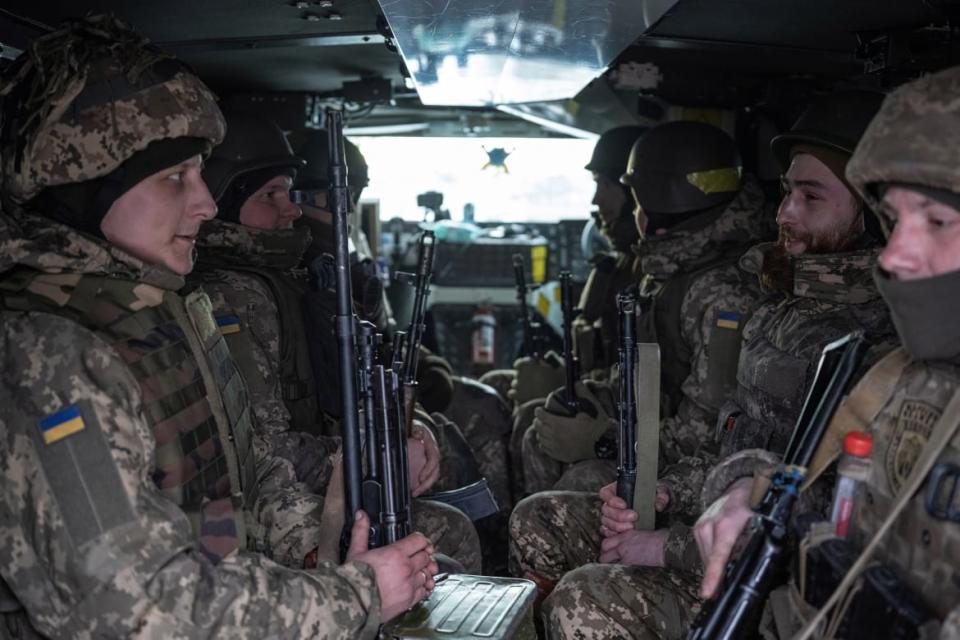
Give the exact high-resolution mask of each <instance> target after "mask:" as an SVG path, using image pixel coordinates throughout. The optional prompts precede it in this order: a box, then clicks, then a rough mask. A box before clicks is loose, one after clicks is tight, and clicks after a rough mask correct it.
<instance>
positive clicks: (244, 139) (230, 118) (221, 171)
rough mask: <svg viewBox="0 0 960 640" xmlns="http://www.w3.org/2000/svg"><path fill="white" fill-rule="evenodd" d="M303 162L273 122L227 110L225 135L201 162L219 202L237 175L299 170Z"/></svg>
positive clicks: (204, 175) (214, 197)
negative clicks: (206, 158)
mask: <svg viewBox="0 0 960 640" xmlns="http://www.w3.org/2000/svg"><path fill="white" fill-rule="evenodd" d="M304 164H306V163H305V162H304V160H303V158H300V157H298V156H295V155H294V154H293V150H292V149H291V148H290V143H289V142H287V137H286V136H285V135H284V134H283V131H282V130H281V129H280V127H279V126H277V124H276V123H274V122H272V121H271V120H268V119H267V118H264V117H263V116H258V115H253V114H249V113H228V114H227V137H226V138H224V139H223V143H222V144H220V145H219V146H218V147H216V148H215V149H214V150H213V153H212V154H211V155H210V158H209V159H208V160H207V162H206V164H205V165H204V167H203V179H204V181H206V183H207V186H208V187H209V188H210V193H211V194H213V199H214V200H216V201H217V202H220V201H221V200H222V198H223V197H224V194H225V193H226V192H227V188H228V187H229V186H230V185H231V183H233V182H234V181H235V180H236V179H237V178H240V177H242V176H245V175H248V174H251V173H253V172H260V171H262V170H265V169H277V170H278V173H280V172H281V170H284V169H288V170H289V169H296V170H299V169H300V168H301V167H303V166H304ZM270 177H272V176H270ZM258 188H259V187H258ZM248 195H249V194H248Z"/></svg>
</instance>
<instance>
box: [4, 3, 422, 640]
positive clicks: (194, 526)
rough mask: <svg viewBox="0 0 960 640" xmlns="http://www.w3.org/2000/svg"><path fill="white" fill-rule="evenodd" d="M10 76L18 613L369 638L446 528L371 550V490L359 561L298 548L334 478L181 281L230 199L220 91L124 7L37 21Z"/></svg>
mask: <svg viewBox="0 0 960 640" xmlns="http://www.w3.org/2000/svg"><path fill="white" fill-rule="evenodd" d="M0 93H2V95H3V96H4V110H3V122H2V131H0V134H2V136H0V139H2V140H3V149H2V152H3V153H2V155H3V214H2V215H0V273H2V275H0V363H2V371H3V378H2V383H0V425H2V429H0V431H2V433H3V436H2V438H0V468H2V474H3V482H0V504H2V505H3V508H2V510H0V539H2V540H3V544H2V545H0V578H2V580H0V593H2V597H0V599H2V601H3V608H2V617H3V621H2V626H3V628H4V629H5V630H6V632H7V633H10V634H12V635H14V636H18V637H24V636H26V637H35V636H37V634H40V635H43V636H48V637H93V636H118V637H119V636H124V637H133V636H137V637H146V636H150V637H170V638H186V637H191V638H192V637H209V636H232V637H258V638H263V637H285V638H300V637H315V636H318V635H320V636H325V637H342V638H353V637H368V638H372V637H373V636H374V635H375V632H376V629H377V625H378V623H379V621H380V620H381V618H382V619H387V618H389V617H391V616H393V615H395V614H397V613H399V612H401V611H403V610H405V609H406V608H407V607H409V606H410V605H411V604H413V603H414V602H416V601H418V600H419V599H421V598H422V597H424V596H425V595H426V594H427V592H428V590H429V589H430V588H431V585H432V581H431V580H430V579H429V575H430V572H432V571H435V570H436V564H435V563H434V562H432V561H431V560H430V555H429V554H431V553H432V550H433V549H432V546H431V545H430V544H429V541H428V540H427V539H426V538H424V537H423V536H421V535H420V534H414V535H412V536H410V537H408V538H405V539H404V540H402V541H400V542H399V543H397V544H396V545H391V546H390V547H386V548H383V549H378V550H375V551H369V552H368V551H365V549H366V536H367V529H368V524H369V521H368V519H367V517H366V516H365V515H362V514H361V515H360V516H359V517H358V518H357V521H356V524H355V526H354V528H353V531H352V537H351V544H350V548H349V550H348V555H347V558H348V562H346V563H345V564H343V565H339V566H338V565H337V564H334V563H327V562H321V563H319V564H318V565H317V566H316V567H315V568H314V569H312V570H301V569H299V568H300V567H302V566H303V564H304V560H305V552H306V551H307V550H309V549H310V547H311V546H313V545H315V543H316V541H315V539H312V538H313V535H314V534H315V533H316V531H317V528H318V523H317V522H316V517H317V515H318V513H319V511H318V509H316V508H314V507H315V506H316V503H317V499H318V498H317V496H315V495H314V494H313V493H311V492H310V491H309V489H308V488H307V487H306V486H304V485H303V484H302V483H301V482H299V481H298V478H297V476H296V473H295V470H294V469H293V468H292V467H291V465H290V464H289V462H288V461H287V460H285V459H284V458H282V457H281V456H278V455H276V453H275V452H274V451H273V450H272V449H271V447H270V445H269V444H268V443H267V442H265V441H264V440H263V439H262V438H259V437H258V436H257V434H256V433H255V432H254V430H253V429H252V424H251V423H252V421H253V420H254V416H253V414H252V411H251V409H250V405H249V401H248V395H247V390H246V386H245V384H244V381H243V378H242V376H240V374H239V373H238V371H237V368H236V366H235V364H234V362H233V360H232V359H231V357H230V353H229V350H228V349H227V348H226V343H225V342H224V340H223V338H222V337H221V335H220V332H219V331H217V326H216V324H215V321H214V319H213V316H212V314H211V312H210V301H209V299H208V298H207V297H206V296H205V295H203V294H202V293H199V292H195V293H192V294H190V295H188V296H186V297H180V296H179V295H177V293H176V290H177V289H179V288H180V287H181V286H182V285H183V276H184V275H185V274H186V273H188V272H189V271H190V270H191V269H192V267H193V244H194V237H195V235H196V233H197V229H198V227H199V225H200V224H201V223H202V222H203V221H204V220H208V219H210V218H211V217H212V216H213V215H214V212H215V206H214V203H213V200H212V198H211V197H210V194H209V191H208V190H207V188H206V186H205V185H204V183H203V181H202V178H201V175H200V168H201V163H202V157H203V156H204V155H206V154H207V153H208V152H209V149H210V146H211V145H213V144H216V143H218V142H219V141H220V140H221V139H222V138H223V134H224V121H223V118H222V115H221V114H220V111H219V110H218V108H217V106H216V103H215V100H214V97H213V95H212V94H211V93H210V91H209V90H208V89H207V87H206V86H205V85H204V84H203V83H202V82H200V81H199V80H198V79H197V78H196V77H195V76H194V75H193V74H192V73H191V72H190V71H189V70H188V69H187V68H186V67H185V66H183V65H181V64H180V63H179V62H177V61H176V60H174V59H172V58H170V57H169V56H167V55H165V54H163V53H161V52H159V51H157V50H156V49H153V48H151V47H148V46H147V45H146V42H145V41H144V40H143V39H142V38H141V37H140V36H138V35H137V34H135V33H133V32H132V31H130V30H129V28H128V27H127V26H126V25H124V24H122V23H120V22H119V21H117V20H115V19H114V18H110V17H92V18H88V19H86V20H83V21H76V22H71V23H67V24H66V25H65V26H64V27H62V28H60V29H58V30H56V31H54V32H53V33H50V34H48V35H45V36H43V37H42V38H40V39H38V40H37V41H36V42H34V43H33V44H32V45H31V46H30V47H29V49H28V50H27V51H26V52H24V53H23V55H22V56H21V57H20V58H19V59H18V60H17V62H16V63H15V64H13V65H12V66H11V67H10V68H9V69H8V71H7V73H6V74H5V77H4V79H3V84H2V89H0ZM311 519H312V520H311ZM271 557H272V559H271ZM276 561H280V562H282V563H283V564H286V565H288V566H286V567H285V566H282V565H281V564H278V562H276Z"/></svg>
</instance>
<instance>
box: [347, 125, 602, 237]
mask: <svg viewBox="0 0 960 640" xmlns="http://www.w3.org/2000/svg"><path fill="white" fill-rule="evenodd" d="M351 139H352V140H353V142H354V143H356V144H357V146H359V147H360V150H361V152H362V153H363V155H364V157H365V158H366V160H367V164H368V165H369V167H370V186H369V187H367V188H366V189H365V190H364V191H363V200H365V201H366V200H379V201H380V216H381V219H382V220H389V219H391V218H394V217H401V218H404V219H406V220H423V219H424V216H425V213H426V209H424V208H423V207H420V206H417V196H418V195H419V194H422V193H425V192H428V191H436V192H440V193H442V194H443V205H442V206H441V207H440V208H441V209H443V210H447V211H449V212H450V217H451V218H452V219H453V220H456V221H460V220H464V208H465V207H467V205H472V210H473V221H474V222H552V221H556V220H560V219H571V218H580V219H582V218H588V217H589V215H590V208H591V205H590V200H591V199H592V198H593V189H594V184H593V178H592V176H591V174H590V172H589V171H587V170H585V169H584V168H583V166H584V165H585V164H587V162H588V161H589V159H590V153H591V151H592V150H593V145H594V141H592V140H582V139H573V138H402V137H390V138H386V137H361V136H356V137H352V138H351ZM502 156H505V158H504V157H502ZM469 209H470V207H467V210H468V212H469ZM468 216H469V213H468ZM428 219H430V220H432V219H433V214H429V215H428ZM468 220H469V217H468Z"/></svg>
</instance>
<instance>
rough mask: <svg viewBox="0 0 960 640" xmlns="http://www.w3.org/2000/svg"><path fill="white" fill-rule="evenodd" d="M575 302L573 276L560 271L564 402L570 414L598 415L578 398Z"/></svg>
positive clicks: (578, 366) (578, 365) (578, 372)
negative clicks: (581, 412)
mask: <svg viewBox="0 0 960 640" xmlns="http://www.w3.org/2000/svg"><path fill="white" fill-rule="evenodd" d="M573 305H574V302H573V276H571V275H570V272H569V271H561V272H560V308H561V310H562V311H563V362H564V374H565V375H566V379H565V382H564V386H563V404H564V406H565V407H566V409H567V411H568V412H569V413H570V415H576V414H577V413H578V412H580V411H583V412H586V413H589V414H590V415H591V416H594V417H595V416H596V411H594V409H593V406H591V405H589V404H587V403H586V402H583V401H581V400H579V399H578V398H577V391H576V384H577V379H578V378H579V377H580V359H579V358H578V357H577V355H576V353H574V352H575V349H574V348H573V321H574V319H576V317H577V314H578V313H580V310H579V309H577V308H575V307H574V306H573Z"/></svg>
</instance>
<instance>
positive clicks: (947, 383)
mask: <svg viewBox="0 0 960 640" xmlns="http://www.w3.org/2000/svg"><path fill="white" fill-rule="evenodd" d="M958 96H960V68H956V67H955V68H952V69H948V70H946V71H941V72H939V73H936V74H933V75H930V76H928V77H926V78H923V79H921V80H917V81H915V82H912V83H910V84H908V85H906V86H904V87H901V88H900V89H898V90H897V91H895V92H894V93H892V94H891V95H890V96H889V97H888V98H887V99H886V100H885V101H884V103H883V106H882V108H881V109H880V112H879V113H878V114H877V117H876V118H874V120H873V121H872V122H871V123H870V126H869V128H868V129H867V131H866V133H865V134H864V136H863V139H862V140H861V141H860V144H859V145H857V148H856V151H855V153H854V154H853V157H852V158H851V160H850V162H849V164H848V166H847V171H846V177H847V179H848V180H849V182H850V184H852V185H853V187H854V188H855V189H856V190H857V192H858V193H859V194H860V195H861V197H863V198H864V199H865V200H866V201H867V203H869V205H870V207H871V208H872V209H873V210H874V211H876V212H877V213H878V215H879V218H880V220H881V224H882V226H883V229H884V234H885V235H886V237H887V246H886V247H885V248H884V249H883V251H882V252H881V253H880V256H879V259H878V267H877V268H876V269H875V271H874V278H875V280H876V284H877V287H878V288H879V290H880V293H881V295H882V296H883V299H884V300H885V302H886V303H887V305H888V307H889V309H890V314H891V316H892V318H893V323H894V325H895V326H896V331H897V335H898V336H899V338H900V340H901V342H902V347H901V348H900V349H898V350H896V351H894V352H892V353H891V354H889V355H888V356H887V357H885V358H884V359H883V360H881V361H880V362H879V363H877V364H876V365H875V366H874V367H873V368H872V369H871V370H870V371H869V372H868V373H867V374H866V376H865V377H864V379H863V381H861V383H860V384H858V385H857V386H856V387H855V388H854V389H853V390H852V391H851V393H850V397H849V399H848V403H847V408H850V407H854V406H855V407H856V408H857V409H851V410H850V411H844V409H845V408H844V407H842V408H841V411H839V412H838V413H837V415H836V416H835V417H834V424H833V425H831V429H833V428H834V427H835V426H836V425H837V424H838V423H839V424H842V425H843V426H844V431H845V430H847V429H848V428H853V429H856V430H863V431H865V432H866V433H867V434H869V435H870V436H872V442H873V447H872V451H871V453H870V460H871V466H870V469H871V471H870V474H869V476H868V478H867V480H866V481H865V482H862V483H860V486H858V488H857V491H856V493H855V496H854V514H855V515H854V517H853V521H852V525H851V529H850V531H849V532H848V534H847V536H846V543H848V544H849V546H850V548H851V549H852V553H853V556H854V557H856V556H857V555H858V554H859V553H861V552H862V551H863V550H864V548H865V547H867V546H869V545H871V543H872V546H873V547H874V548H873V551H872V554H871V555H869V556H867V558H868V559H869V560H870V562H871V564H872V565H873V566H875V567H876V566H879V565H882V566H884V567H885V568H886V569H888V570H890V571H892V574H893V575H894V576H895V580H896V581H899V582H898V583H897V585H896V587H897V590H895V591H894V592H895V593H898V596H897V598H898V599H899V600H900V601H901V602H898V608H899V605H900V604H901V603H902V605H903V606H907V605H909V606H911V607H912V608H913V609H914V610H919V612H920V613H921V614H920V615H918V616H917V618H916V619H914V620H913V623H914V624H919V625H921V626H923V627H924V632H925V633H924V635H923V637H936V627H937V626H940V627H941V628H940V637H941V638H944V639H946V638H956V637H958V634H960V605H958V603H960V585H958V584H957V582H956V580H955V579H953V576H956V575H957V572H958V571H960V559H958V556H957V554H956V552H955V551H952V549H956V546H957V544H958V540H960V538H958V533H960V532H958V529H957V521H956V509H957V505H956V501H955V500H954V499H953V496H951V495H950V489H951V487H955V486H956V485H955V484H954V483H955V482H956V479H957V472H956V469H957V465H958V463H960V435H958V431H957V425H958V424H960V411H958V407H957V389H958V387H960V336H958V333H957V327H956V323H955V322H953V321H952V317H953V314H952V312H951V311H950V309H951V308H953V307H954V306H955V305H956V304H957V300H958V298H957V295H956V294H957V290H958V280H957V278H958V275H960V259H958V257H960V251H958V249H960V233H958V229H960V226H958V225H960V173H958V168H957V167H958V164H957V158H956V153H957V152H956V149H957V143H958V141H960V140H958V132H960V128H958V124H960V107H958V103H957V97H958ZM871 391H872V393H871ZM770 458H771V456H770V454H769V453H766V452H763V451H760V450H752V451H743V452H740V454H739V456H737V457H736V458H733V457H731V458H729V459H727V460H724V461H723V462H722V463H721V467H720V468H718V470H717V472H716V473H715V474H712V476H711V481H713V480H714V478H716V480H717V482H716V483H715V484H714V486H713V487H711V488H712V489H713V492H714V495H717V494H718V493H719V492H720V491H723V490H724V489H726V492H725V493H724V494H723V496H722V497H721V499H720V500H719V501H718V502H717V503H716V505H715V506H716V507H717V508H716V509H712V510H711V512H710V513H709V515H705V516H704V517H703V518H702V519H701V521H700V522H698V523H697V527H696V529H697V538H698V541H699V542H700V546H701V553H702V554H703V557H704V562H705V563H706V565H707V571H706V575H705V576H704V581H703V585H702V588H703V594H704V595H705V596H708V597H709V596H711V595H712V594H714V593H715V592H716V589H717V585H718V582H719V577H720V574H721V571H722V567H723V565H724V563H725V562H726V559H727V558H728V557H729V555H730V550H731V548H732V544H733V541H734V540H735V539H736V537H737V536H738V534H739V532H740V530H741V529H742V528H743V524H744V522H745V521H746V519H748V518H749V514H750V509H749V506H748V501H747V500H746V499H745V498H744V496H743V493H744V492H743V487H744V486H747V487H749V484H750V479H749V477H748V475H749V474H750V473H751V472H752V471H753V470H756V469H758V468H760V467H762V466H763V465H765V464H766V463H767V461H768V460H769V459H770ZM830 480H832V478H831V477H830V476H829V475H828V474H824V475H823V476H821V480H820V481H819V482H818V483H815V484H820V483H829V481H830ZM814 486H815V485H814ZM945 492H946V493H945ZM808 493H812V494H813V495H812V496H806V497H808V498H810V500H809V503H810V504H812V505H814V506H817V507H819V509H818V511H819V513H820V515H821V517H829V510H828V507H829V502H826V501H823V500H818V499H817V498H818V497H819V496H820V495H822V494H824V493H826V492H823V491H821V492H816V491H812V492H808ZM944 499H945V501H944ZM891 524H892V526H890V528H889V530H887V532H886V534H885V535H884V534H881V533H878V532H879V531H880V529H881V527H882V526H883V525H891ZM806 542H808V543H809V542H811V540H809V539H808V540H807V541H806ZM804 546H806V547H808V548H807V549H806V550H804V551H803V552H802V553H806V554H808V555H809V554H810V553H811V552H810V550H809V546H810V545H807V544H805V545H804ZM797 553H801V551H799V550H798V551H797ZM861 575H862V574H859V573H858V574H854V575H851V576H849V577H848V579H851V580H852V579H854V578H859V577H860V576H861ZM841 577H842V576H841ZM797 580H798V577H797V576H794V580H793V586H788V587H784V588H782V589H780V590H778V591H775V592H774V594H773V595H772V596H771V599H770V605H771V606H777V603H783V602H787V605H786V606H783V607H779V608H780V610H782V611H787V612H788V614H789V615H784V616H781V617H780V618H779V619H778V620H777V623H776V625H775V626H772V627H770V628H768V632H769V635H770V636H771V637H781V638H788V637H791V636H793V635H794V632H796V631H797V630H798V629H799V627H800V625H802V624H803V623H804V622H807V621H809V620H810V618H812V617H813V615H814V614H815V613H816V607H817V606H819V603H818V604H817V605H813V606H811V604H810V603H808V602H806V601H804V600H803V599H802V598H796V597H790V596H789V595H788V594H789V592H791V591H793V592H796V588H797V587H798V586H799V585H798V584H797ZM829 586H830V589H835V588H836V581H833V582H832V583H831V584H830V585H829ZM869 588H870V587H869V581H868V582H867V584H866V585H864V587H862V588H861V591H863V592H866V591H867V590H868V589H869ZM845 594H846V592H845V591H840V592H839V593H838V594H837V595H838V596H839V595H845ZM785 596H786V597H785ZM851 598H852V599H851V601H850V603H849V605H847V606H846V607H845V611H840V613H841V615H842V616H853V615H856V613H857V611H858V610H859V608H860V607H862V606H864V605H862V604H861V602H862V601H863V597H862V596H860V595H857V594H851ZM867 606H869V605H867ZM835 610H836V609H834V610H831V611H824V612H823V614H827V613H833V611H835ZM868 615H871V616H873V617H875V618H879V620H877V622H878V623H879V624H885V625H886V626H883V627H881V629H884V630H885V631H880V632H881V633H885V632H887V631H889V630H890V629H892V628H893V625H894V624H897V622H902V621H897V620H890V619H889V618H884V617H882V616H884V615H885V611H884V607H883V606H876V605H875V606H873V607H870V609H869V612H868ZM824 619H827V616H826V615H824ZM837 624H840V625H843V624H845V622H844V621H840V622H838V623H837ZM861 631H862V630H861V629H858V628H856V627H852V628H848V630H847V634H846V635H847V636H848V637H851V638H858V637H868V635H862V633H861ZM919 631H920V630H919V629H917V628H916V627H913V628H909V627H907V628H904V629H903V632H904V633H909V634H911V635H912V634H915V633H917V632H919Z"/></svg>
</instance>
